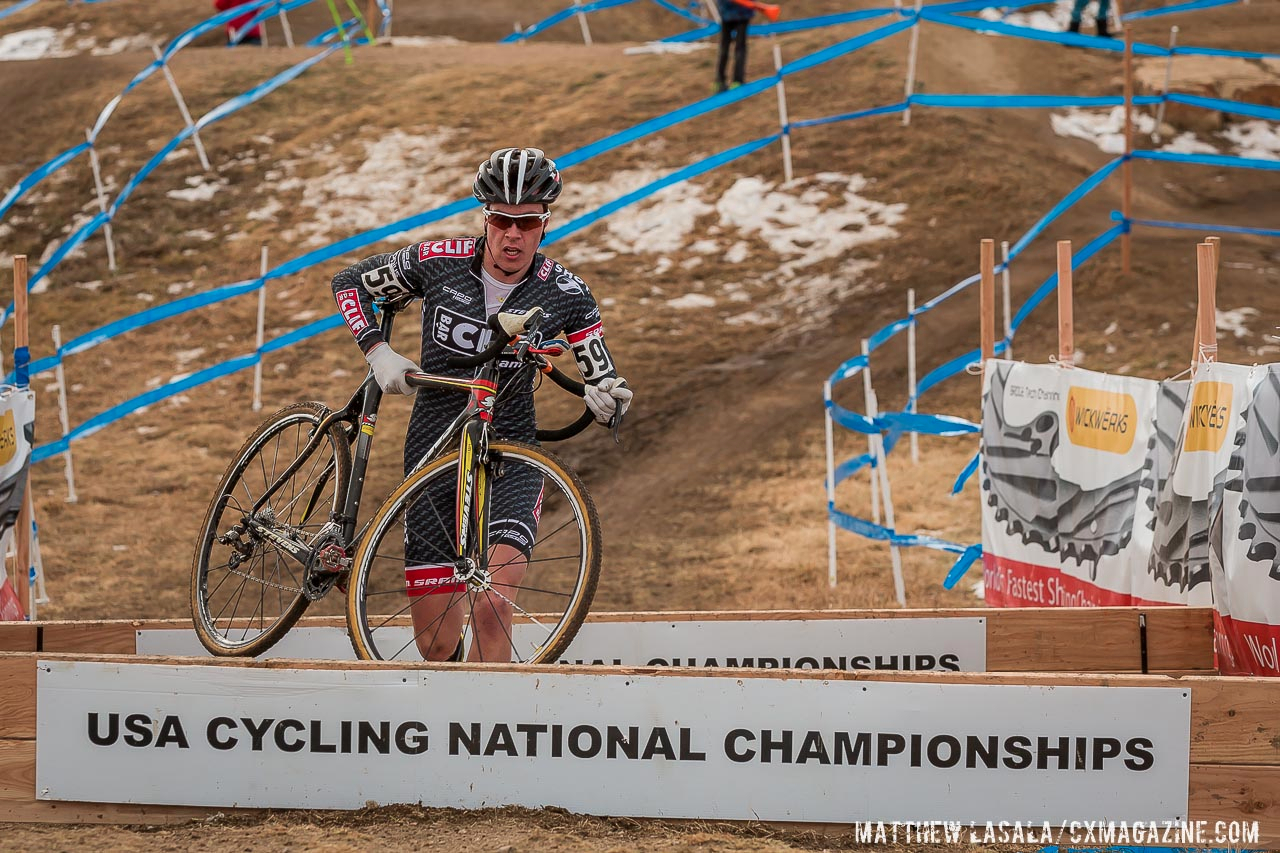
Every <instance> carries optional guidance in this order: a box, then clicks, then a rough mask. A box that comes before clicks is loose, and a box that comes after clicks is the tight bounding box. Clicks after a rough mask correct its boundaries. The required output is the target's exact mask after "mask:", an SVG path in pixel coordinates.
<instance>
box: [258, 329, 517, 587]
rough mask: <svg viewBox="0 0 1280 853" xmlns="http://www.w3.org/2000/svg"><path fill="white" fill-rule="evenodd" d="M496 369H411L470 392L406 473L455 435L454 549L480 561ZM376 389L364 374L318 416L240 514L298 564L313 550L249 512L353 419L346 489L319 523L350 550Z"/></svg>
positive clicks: (420, 380)
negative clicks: (444, 372) (465, 372)
mask: <svg viewBox="0 0 1280 853" xmlns="http://www.w3.org/2000/svg"><path fill="white" fill-rule="evenodd" d="M394 324H395V312H394V311H390V310H385V309H384V310H383V312H382V317H381V319H380V321H379V328H380V329H381V331H382V335H383V339H384V340H385V341H387V342H388V343H390V341H391V332H392V328H393V327H394ZM497 372H498V369H497V366H496V362H493V361H491V362H489V363H487V364H485V365H484V366H483V367H482V368H481V370H480V373H479V375H477V376H476V377H475V378H474V379H461V378H456V377H450V376H438V375H435V374H428V373H419V374H414V375H413V376H414V379H415V384H417V385H418V386H420V387H425V388H439V389H445V390H450V391H459V392H465V393H469V394H470V395H471V397H470V399H469V400H468V402H467V405H466V407H465V408H464V409H463V410H462V411H461V412H460V413H459V414H458V416H457V417H456V418H454V420H453V422H452V423H451V424H450V425H449V426H448V427H447V428H446V429H445V430H444V432H443V433H441V435H440V437H439V438H437V439H436V441H435V442H434V443H432V445H431V447H430V449H428V450H427V452H426V453H424V454H423V455H422V458H421V459H419V460H418V462H417V463H416V464H415V466H414V468H413V470H412V471H411V472H410V473H411V474H412V473H414V472H416V471H418V470H419V469H421V468H422V467H423V466H424V465H426V464H427V463H428V462H429V461H431V460H432V459H434V458H436V457H437V456H438V455H440V454H441V453H442V452H443V451H444V449H445V448H446V447H448V445H449V443H450V442H451V441H454V440H459V451H460V452H459V455H458V479H457V482H458V496H457V504H456V523H457V530H456V532H457V537H456V541H457V550H458V553H457V555H456V556H457V557H458V559H460V560H461V559H464V558H465V557H466V556H467V554H468V551H471V552H472V553H474V554H476V555H477V557H478V559H479V562H480V564H481V566H483V565H484V563H485V561H486V560H487V550H488V542H487V541H486V537H487V530H488V522H489V518H488V514H489V500H488V499H489V489H488V485H489V484H488V478H487V474H486V471H485V468H484V463H485V462H486V461H487V457H488V447H489V430H490V427H491V425H492V423H493V410H494V403H495V400H496V397H497ZM382 396H383V392H382V389H381V388H379V387H378V383H377V382H375V381H374V379H373V376H372V374H370V375H369V376H368V377H366V378H365V380H364V382H363V383H362V384H361V386H360V387H359V388H358V389H357V390H356V392H355V394H354V395H352V397H351V399H350V401H348V403H347V405H346V406H345V407H344V408H343V409H341V410H335V411H333V412H331V413H330V414H328V415H327V416H325V418H324V419H323V420H321V422H320V423H319V424H318V425H317V426H316V428H315V430H314V431H313V433H312V435H311V437H310V439H309V440H308V442H307V445H306V447H304V448H303V450H302V452H301V453H299V454H298V457H297V459H295V460H294V461H293V463H292V464H291V465H290V466H289V467H288V468H286V469H285V470H284V472H283V473H282V474H281V475H280V476H279V477H278V478H276V481H275V482H274V483H273V484H272V485H271V486H270V488H268V489H267V490H266V491H265V492H263V494H262V496H261V497H259V498H258V500H257V501H256V502H255V503H254V505H253V507H252V509H251V510H250V511H249V517H248V519H247V521H248V524H249V526H250V527H251V528H255V529H256V532H258V533H260V534H261V535H263V536H265V537H267V538H269V539H271V540H272V541H274V542H276V543H277V544H279V545H281V546H282V547H283V549H284V551H285V552H286V553H288V554H289V555H290V556H291V557H293V558H294V559H295V560H297V561H298V562H300V563H302V564H303V565H304V566H307V565H309V564H310V563H311V562H312V561H313V559H314V556H315V549H314V548H310V547H307V546H305V545H303V544H302V543H299V542H294V541H292V540H289V539H287V538H285V537H283V536H280V535H279V534H278V533H276V531H274V530H272V529H271V528H269V527H267V526H265V525H262V524H260V523H258V522H256V521H255V520H254V517H255V516H256V515H257V514H258V513H259V512H260V511H261V510H262V508H263V507H264V506H265V505H266V504H267V502H268V501H269V500H270V499H271V498H272V497H273V496H274V495H275V494H276V492H277V491H279V489H280V487H281V486H282V485H283V484H284V483H286V482H288V480H289V478H291V477H292V476H293V475H294V473H296V472H297V471H298V469H300V468H301V467H302V466H303V465H304V464H305V463H306V461H307V460H308V459H310V457H311V455H312V454H313V453H314V452H315V451H316V449H317V448H318V447H319V446H320V444H321V442H323V441H324V437H325V435H326V433H327V432H328V431H329V428H330V427H332V426H334V425H335V424H338V423H347V424H350V425H351V426H352V427H355V426H356V425H357V424H358V425H359V429H358V430H354V431H353V430H349V431H348V441H353V443H354V447H353V449H352V454H351V477H350V479H349V480H348V483H347V493H346V495H345V496H344V497H343V501H342V508H341V510H340V512H338V513H337V514H336V515H334V516H333V517H331V518H330V519H329V525H326V529H327V530H329V531H330V532H340V538H339V540H338V542H337V544H339V545H340V546H341V547H343V548H345V549H346V550H347V552H348V553H350V551H351V549H352V548H353V547H354V545H355V543H356V542H357V541H358V540H359V538H360V536H359V535H358V534H357V531H356V524H357V523H358V517H359V512H360V499H361V497H362V494H363V491H364V481H365V473H366V471H367V468H368V464H369V458H370V455H371V452H372V448H373V434H374V431H375V424H376V422H377V419H378V408H379V406H380V404H381V402H382ZM353 436H354V439H353ZM330 476H331V472H330V471H325V472H324V473H323V474H322V475H321V477H320V480H319V482H318V483H317V484H316V486H315V487H314V488H313V489H312V495H311V498H310V499H309V500H308V502H307V506H306V508H305V510H304V512H303V518H304V519H305V518H306V517H307V516H309V515H310V513H311V511H312V510H313V509H314V508H315V501H316V499H317V498H318V497H319V495H320V493H321V492H322V491H323V488H324V486H325V484H326V483H327V482H328V479H329V477H330ZM473 503H474V506H473ZM468 510H473V513H472V512H468ZM471 517H474V518H476V519H477V520H478V521H479V523H478V524H477V525H476V542H474V543H471V542H469V541H468V536H469V533H468V529H467V523H466V522H467V519H468V518H471ZM361 534H363V531H361ZM323 537H324V531H323V530H322V532H321V534H318V535H317V542H321V539H322V538H323ZM321 544H322V545H327V544H330V543H329V542H321Z"/></svg>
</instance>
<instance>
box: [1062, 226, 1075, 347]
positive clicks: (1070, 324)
mask: <svg viewBox="0 0 1280 853" xmlns="http://www.w3.org/2000/svg"><path fill="white" fill-rule="evenodd" d="M1071 284H1072V282H1071V241H1070V240H1059V241H1058V364H1059V365H1061V366H1062V367H1075V364H1076V343H1075V320H1074V318H1073V315H1072V302H1071Z"/></svg>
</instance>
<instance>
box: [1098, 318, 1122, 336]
mask: <svg viewBox="0 0 1280 853" xmlns="http://www.w3.org/2000/svg"><path fill="white" fill-rule="evenodd" d="M1119 328H1120V324H1119V323H1117V322H1115V321H1114V320H1113V321H1111V325H1109V326H1107V330H1106V331H1105V332H1103V333H1102V334H1104V335H1114V334H1115V333H1116V330H1118V329H1119Z"/></svg>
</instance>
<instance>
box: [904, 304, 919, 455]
mask: <svg viewBox="0 0 1280 853" xmlns="http://www.w3.org/2000/svg"><path fill="white" fill-rule="evenodd" d="M907 397H908V401H909V402H908V405H907V411H908V412H911V413H912V414H915V411H916V290H915V288H914V287H911V288H908V289H907ZM911 464H912V465H919V464H920V441H919V436H918V435H916V434H915V432H914V431H913V432H912V433H911Z"/></svg>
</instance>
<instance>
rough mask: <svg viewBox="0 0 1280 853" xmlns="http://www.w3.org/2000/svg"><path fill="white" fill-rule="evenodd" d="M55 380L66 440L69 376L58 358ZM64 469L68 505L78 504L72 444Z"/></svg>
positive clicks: (57, 339)
mask: <svg viewBox="0 0 1280 853" xmlns="http://www.w3.org/2000/svg"><path fill="white" fill-rule="evenodd" d="M61 349H62V327H61V326H59V325H58V324H56V323H55V324H54V326H53V351H54V352H55V353H57V352H59V351H60V350H61ZM53 375H54V378H55V379H56V380H57V382H58V421H59V422H60V423H61V424H62V437H63V438H66V437H67V433H69V432H71V418H70V417H69V416H68V414H67V376H66V374H65V373H64V372H63V370H62V358H61V357H59V358H58V363H57V365H56V366H55V367H54V369H53ZM62 462H63V468H64V469H65V471H66V476H67V503H69V504H73V503H76V502H77V501H78V500H79V498H77V497H76V471H75V467H74V465H73V463H72V459H71V444H70V443H68V444H67V449H66V450H64V451H62Z"/></svg>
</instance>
